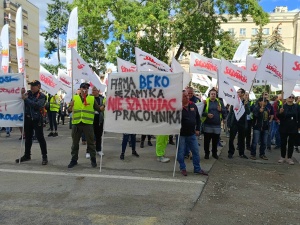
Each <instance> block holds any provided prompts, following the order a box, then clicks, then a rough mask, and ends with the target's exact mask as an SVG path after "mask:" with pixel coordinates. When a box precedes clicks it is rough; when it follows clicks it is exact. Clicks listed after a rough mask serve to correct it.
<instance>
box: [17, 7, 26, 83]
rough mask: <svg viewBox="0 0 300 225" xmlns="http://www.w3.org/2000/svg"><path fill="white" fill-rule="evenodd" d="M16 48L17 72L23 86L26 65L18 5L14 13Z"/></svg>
mask: <svg viewBox="0 0 300 225" xmlns="http://www.w3.org/2000/svg"><path fill="white" fill-rule="evenodd" d="M16 48H17V59H18V72H19V73H22V74H23V78H24V87H26V67H25V54H24V39H23V16H22V7H21V6H20V7H19V8H18V11H17V15H16Z"/></svg>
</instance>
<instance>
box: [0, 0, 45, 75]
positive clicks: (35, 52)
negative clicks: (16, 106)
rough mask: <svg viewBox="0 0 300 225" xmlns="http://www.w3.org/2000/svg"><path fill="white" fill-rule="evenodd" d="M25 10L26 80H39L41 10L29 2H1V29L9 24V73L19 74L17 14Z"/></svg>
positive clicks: (22, 0) (24, 0)
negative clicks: (20, 7)
mask: <svg viewBox="0 0 300 225" xmlns="http://www.w3.org/2000/svg"><path fill="white" fill-rule="evenodd" d="M19 6H22V9H23V38H24V52H25V64H26V78H27V80H28V81H31V80H35V79H36V80H38V79H39V70H40V56H39V9H38V8H37V7H36V6H35V5H33V4H32V3H30V2H29V1H27V0H13V1H12V0H0V28H1V29H2V27H3V26H4V25H5V24H9V43H10V46H9V51H10V52H9V55H10V57H9V59H10V65H9V72H11V73H17V72H18V61H17V51H16V31H15V29H16V21H15V19H16V13H17V10H18V8H19Z"/></svg>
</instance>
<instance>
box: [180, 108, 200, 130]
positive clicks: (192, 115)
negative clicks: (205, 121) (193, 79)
mask: <svg viewBox="0 0 300 225" xmlns="http://www.w3.org/2000/svg"><path fill="white" fill-rule="evenodd" d="M200 125H201V121H200V115H199V112H198V108H197V106H196V105H195V104H194V103H193V102H189V105H188V106H187V107H183V108H182V118H181V129H180V136H191V135H193V134H195V131H196V130H197V131H200Z"/></svg>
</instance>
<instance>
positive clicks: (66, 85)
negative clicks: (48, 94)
mask: <svg viewBox="0 0 300 225" xmlns="http://www.w3.org/2000/svg"><path fill="white" fill-rule="evenodd" d="M57 75H58V80H59V82H60V83H61V88H62V89H63V90H64V91H65V92H66V93H69V92H72V78H71V77H69V76H68V75H67V72H66V71H65V70H62V69H58V73H57Z"/></svg>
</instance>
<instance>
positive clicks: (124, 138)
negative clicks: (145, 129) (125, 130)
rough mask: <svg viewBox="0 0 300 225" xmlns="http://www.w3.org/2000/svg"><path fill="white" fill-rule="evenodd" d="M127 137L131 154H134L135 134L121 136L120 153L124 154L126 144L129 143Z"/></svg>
mask: <svg viewBox="0 0 300 225" xmlns="http://www.w3.org/2000/svg"><path fill="white" fill-rule="evenodd" d="M129 137H130V140H131V148H132V152H135V144H136V134H123V141H122V153H125V150H126V146H127V142H128V141H129Z"/></svg>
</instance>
